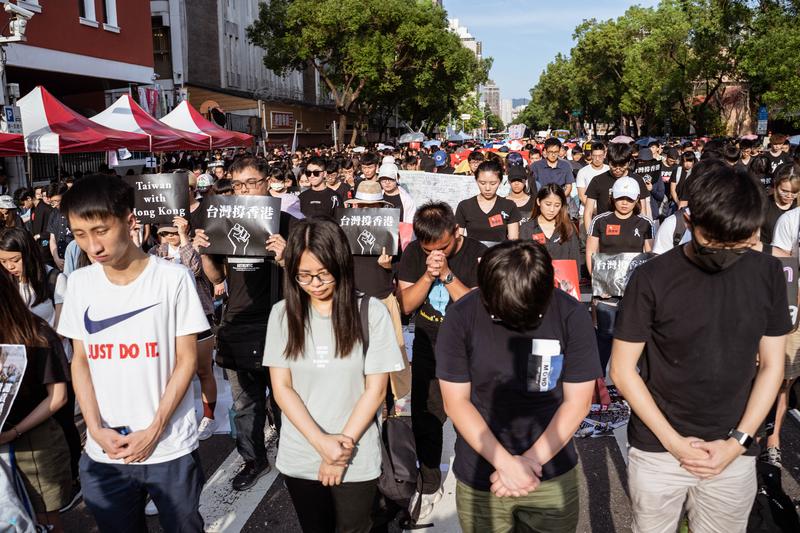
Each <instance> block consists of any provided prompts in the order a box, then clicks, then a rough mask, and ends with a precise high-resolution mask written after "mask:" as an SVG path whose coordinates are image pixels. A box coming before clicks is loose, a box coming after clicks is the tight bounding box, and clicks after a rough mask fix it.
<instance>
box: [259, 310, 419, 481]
mask: <svg viewBox="0 0 800 533" xmlns="http://www.w3.org/2000/svg"><path fill="white" fill-rule="evenodd" d="M285 317H286V303H285V301H283V300H281V301H280V302H278V303H277V304H275V306H274V307H273V308H272V312H271V313H270V315H269V323H268V325H267V341H266V346H265V348H264V366H268V367H279V368H288V369H290V370H291V373H292V387H293V388H294V390H295V392H296V393H297V394H298V395H299V396H300V399H301V400H303V403H304V404H305V406H306V409H308V412H309V414H310V415H311V418H313V419H314V421H315V422H316V423H317V425H318V426H319V427H320V428H322V430H323V431H325V432H327V433H331V434H335V433H341V432H342V430H343V429H344V426H345V424H346V423H347V420H348V419H349V418H350V415H351V414H352V412H353V409H354V408H355V406H356V403H357V402H358V400H359V398H361V395H362V394H363V393H364V384H365V376H366V375H368V374H382V373H386V372H395V371H398V370H402V369H403V367H404V363H403V358H402V356H401V354H400V347H399V346H398V344H397V338H396V337H395V334H394V327H393V326H392V319H391V316H390V315H389V311H388V310H387V309H386V306H384V305H383V304H382V303H381V302H380V301H379V300H376V299H375V298H372V299H371V300H370V302H369V349H368V350H367V355H366V358H365V357H364V355H363V349H362V347H361V344H356V345H355V346H354V347H353V351H352V352H351V353H350V355H349V356H348V357H344V358H337V357H334V346H335V342H334V341H335V337H334V334H333V323H332V322H331V319H330V317H324V316H322V315H320V314H319V313H317V312H316V311H315V310H314V308H313V307H312V308H311V312H310V314H309V327H308V329H307V330H306V331H307V332H306V341H305V353H304V354H303V357H301V358H297V359H296V360H293V361H292V360H288V359H286V358H285V357H284V356H283V351H284V349H285V348H286V340H287V328H288V325H287V322H286V319H285ZM352 327H354V328H360V327H361V324H360V323H358V324H353V325H352ZM281 416H282V417H283V418H282V423H283V425H282V427H281V445H280V446H279V447H278V459H277V461H276V466H277V468H278V470H279V471H280V472H281V473H282V474H284V475H286V476H290V477H294V478H299V479H310V480H316V479H317V474H318V473H319V467H320V463H321V458H320V456H319V454H318V453H317V451H316V450H315V449H314V447H313V446H311V444H310V443H309V442H308V441H307V440H306V438H305V437H304V436H303V434H302V433H300V431H299V430H298V429H297V428H296V427H294V425H293V424H292V423H291V421H289V419H288V418H287V417H286V415H285V414H282V415H281ZM356 445H357V449H356V453H355V454H354V455H353V460H352V464H351V465H350V466H349V467H348V468H347V470H346V471H345V474H344V478H343V482H354V481H369V480H372V479H376V478H377V477H378V476H379V475H380V472H381V449H380V432H379V431H378V425H377V413H376V423H375V424H371V425H370V426H369V427H368V428H367V430H366V431H365V432H364V435H362V437H361V439H360V440H359V441H358V443H356Z"/></svg>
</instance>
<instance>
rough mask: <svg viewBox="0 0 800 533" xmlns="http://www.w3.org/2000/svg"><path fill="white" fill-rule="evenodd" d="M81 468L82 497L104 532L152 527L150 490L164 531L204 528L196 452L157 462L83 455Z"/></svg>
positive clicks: (133, 532) (201, 479) (124, 532)
mask: <svg viewBox="0 0 800 533" xmlns="http://www.w3.org/2000/svg"><path fill="white" fill-rule="evenodd" d="M80 472H81V488H82V490H83V501H84V502H85V503H86V506H87V507H88V508H89V510H90V511H91V513H92V515H93V516H94V519H95V521H96V522H97V527H98V529H99V530H100V531H101V532H109V533H112V532H113V533H129V532H130V533H139V532H144V531H147V525H146V523H145V515H144V506H145V500H146V496H147V495H148V494H149V495H150V497H151V498H152V499H153V501H154V502H155V504H156V507H158V518H159V520H160V521H161V527H162V528H163V529H164V531H169V532H186V533H189V532H191V533H199V532H202V531H203V518H202V517H201V516H200V511H199V506H200V492H201V491H202V489H203V483H204V482H205V479H204V476H203V471H202V469H201V468H200V460H199V456H198V454H197V451H194V452H192V453H188V454H186V455H184V456H183V457H179V458H177V459H173V460H172V461H167V462H166V463H159V464H154V465H140V464H128V465H125V464H107V463H98V462H97V461H94V460H92V459H91V458H89V456H88V455H86V454H83V456H82V457H81V460H80Z"/></svg>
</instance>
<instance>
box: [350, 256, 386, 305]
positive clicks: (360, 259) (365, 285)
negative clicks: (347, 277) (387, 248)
mask: <svg viewBox="0 0 800 533" xmlns="http://www.w3.org/2000/svg"><path fill="white" fill-rule="evenodd" d="M353 273H354V275H355V281H356V289H358V290H359V291H361V292H363V293H364V294H366V295H367V296H372V297H374V298H378V299H380V300H383V299H384V298H386V297H388V296H389V295H390V294H392V293H393V292H394V273H393V272H392V271H391V270H386V269H385V268H383V267H382V266H380V265H379V264H378V258H377V257H376V256H374V255H354V256H353Z"/></svg>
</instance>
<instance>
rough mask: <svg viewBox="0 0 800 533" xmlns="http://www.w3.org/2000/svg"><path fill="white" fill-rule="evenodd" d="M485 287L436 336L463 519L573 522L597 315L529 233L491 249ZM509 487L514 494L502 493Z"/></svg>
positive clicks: (496, 524) (541, 527) (459, 305)
mask: <svg viewBox="0 0 800 533" xmlns="http://www.w3.org/2000/svg"><path fill="white" fill-rule="evenodd" d="M520 273H524V276H522V277H520ZM478 289H479V290H477V291H472V292H471V293H469V294H467V295H466V296H464V297H463V298H461V299H460V300H459V301H458V302H456V303H455V304H453V306H452V307H451V308H450V310H449V311H448V314H447V320H446V321H445V323H444V324H443V325H442V328H441V332H440V334H439V341H438V342H437V345H436V377H437V378H439V380H440V385H441V388H442V396H443V398H444V400H445V404H446V406H447V414H448V416H450V418H451V419H452V420H453V425H454V426H455V428H456V430H457V431H458V439H457V440H456V447H455V453H456V456H455V460H454V462H453V473H454V474H455V476H456V479H457V480H458V484H457V487H456V507H457V510H458V517H459V521H460V523H461V527H462V529H463V530H464V531H465V532H467V533H472V532H483V531H499V530H502V531H517V530H522V529H524V530H526V531H527V530H530V531H575V528H576V527H577V524H578V472H577V469H576V468H575V467H576V466H577V464H578V456H577V453H576V452H575V447H574V446H573V443H572V435H573V434H574V432H575V431H576V430H577V429H578V426H579V425H580V424H581V422H582V421H583V419H584V417H585V416H586V414H587V413H588V412H589V405H590V403H591V401H592V393H593V392H594V386H595V381H596V379H597V378H598V377H600V376H601V375H602V374H601V371H600V364H599V362H598V361H599V358H598V355H597V344H596V342H595V340H594V330H593V327H592V320H591V317H590V315H589V313H588V312H587V310H586V308H585V307H584V306H582V305H581V303H580V302H578V301H576V300H575V299H574V298H572V297H571V296H569V295H568V294H567V293H565V292H563V291H561V290H556V289H554V288H553V266H552V263H551V261H550V256H549V255H548V254H547V252H546V251H545V249H544V248H542V247H541V246H539V245H538V244H535V243H534V242H532V241H511V242H504V243H501V244H498V245H497V246H495V247H494V248H492V249H491V250H489V251H488V252H486V255H484V257H483V258H482V259H481V263H480V266H479V267H478ZM412 405H413V404H412ZM412 408H413V407H412ZM556 417H558V423H554V424H551V422H552V421H553V420H554V419H555V418H556ZM508 496H511V497H514V503H513V506H511V505H509V506H503V505H500V504H499V502H498V501H497V499H498V498H503V497H508ZM524 526H527V527H524Z"/></svg>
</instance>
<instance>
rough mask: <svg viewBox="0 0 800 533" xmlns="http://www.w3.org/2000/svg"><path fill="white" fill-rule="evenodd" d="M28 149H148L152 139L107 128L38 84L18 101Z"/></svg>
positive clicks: (52, 151)
mask: <svg viewBox="0 0 800 533" xmlns="http://www.w3.org/2000/svg"><path fill="white" fill-rule="evenodd" d="M17 105H18V106H19V108H20V111H21V112H22V131H23V134H24V136H25V148H26V150H27V151H28V152H31V153H40V154H69V153H76V152H105V151H107V150H117V149H119V148H127V149H128V150H141V151H148V150H149V149H150V138H149V137H148V136H147V135H143V134H140V133H129V132H125V131H120V130H115V129H111V128H107V127H105V126H102V125H100V124H97V123H95V122H92V121H91V120H89V119H88V118H86V117H84V116H83V115H80V114H79V113H76V112H75V111H73V110H72V109H70V108H69V107H67V106H65V105H64V104H62V103H61V102H59V101H58V100H57V99H56V98H55V97H54V96H53V95H52V94H50V93H49V92H47V90H46V89H45V88H44V87H42V86H38V87H36V88H35V89H34V90H32V91H31V92H29V93H28V94H26V95H25V96H24V97H22V98H20V99H19V100H18V101H17Z"/></svg>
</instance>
